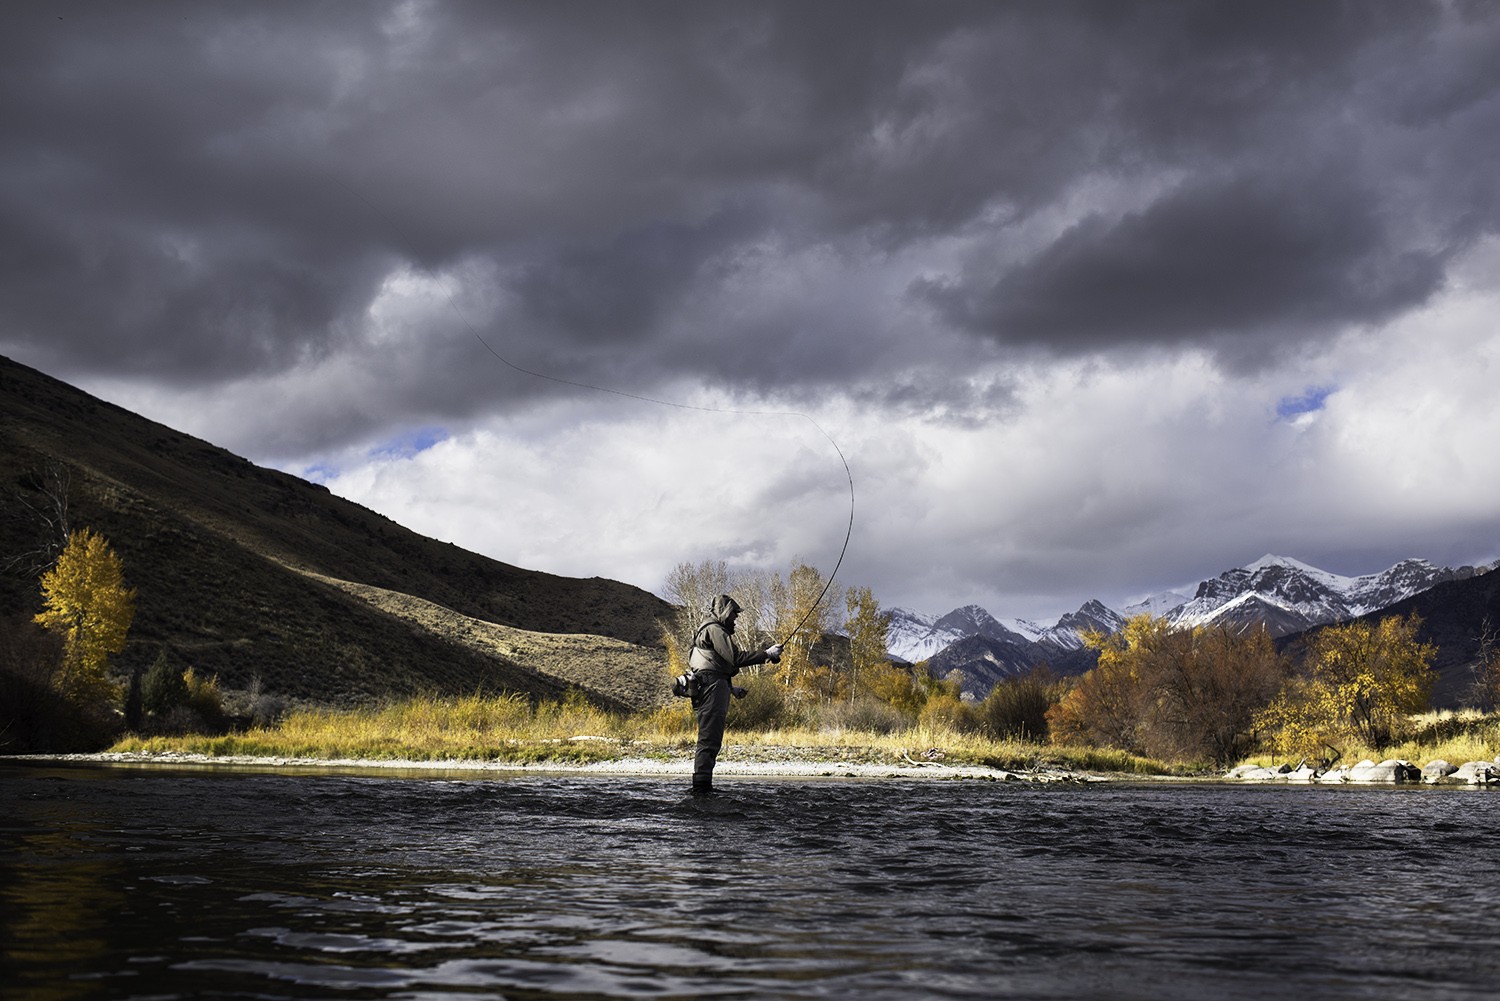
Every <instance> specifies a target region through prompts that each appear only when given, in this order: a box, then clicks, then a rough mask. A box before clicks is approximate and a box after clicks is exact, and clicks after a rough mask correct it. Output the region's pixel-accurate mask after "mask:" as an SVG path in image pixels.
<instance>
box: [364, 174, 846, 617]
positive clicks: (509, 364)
mask: <svg viewBox="0 0 1500 1001" xmlns="http://www.w3.org/2000/svg"><path fill="white" fill-rule="evenodd" d="M340 184H341V186H342V187H343V188H344V189H345V190H346V191H348V192H349V193H350V194H352V195H354V196H355V197H356V198H358V199H359V200H360V201H362V202H364V203H365V205H367V206H368V207H369V208H370V210H371V211H372V212H374V213H375V215H376V216H378V217H380V218H381V219H384V220H385V222H386V224H387V225H389V226H390V227H391V229H392V231H393V232H394V231H395V230H396V229H397V227H396V225H395V223H393V222H392V221H391V219H390V217H389V216H387V215H386V214H385V213H384V212H382V211H381V210H380V208H379V206H377V205H375V204H374V203H373V202H371V201H370V199H369V198H367V197H365V196H364V195H363V194H361V193H360V192H358V191H356V190H355V189H354V188H352V187H350V186H349V185H347V184H343V183H342V182H340ZM418 267H420V268H422V270H424V271H426V272H427V274H428V275H429V276H430V277H432V278H433V279H434V280H436V279H437V278H438V276H437V274H436V273H435V272H433V271H432V270H431V269H429V268H425V267H422V266H421V265H418ZM436 284H437V286H438V288H440V289H442V290H443V296H444V298H446V299H447V300H448V306H449V308H450V309H452V310H453V314H454V315H455V316H457V317H458V320H459V322H460V323H462V324H463V325H464V327H465V328H467V329H468V331H469V333H470V334H472V335H473V336H474V339H475V340H476V341H478V342H479V343H480V344H481V345H482V346H483V347H484V349H485V350H486V351H488V352H489V353H490V354H491V355H493V356H494V357H495V359H496V360H497V361H499V362H500V364H502V365H504V366H505V367H506V368H509V369H512V370H513V371H516V372H519V373H521V374H522V375H528V376H531V377H532V378H534V379H545V380H546V381H547V382H555V383H557V384H558V385H560V386H572V387H573V388H575V389H588V390H592V391H593V392H596V393H608V394H610V395H611V396H620V397H624V398H625V399H627V400H637V401H639V402H641V403H653V404H656V405H657V406H660V407H673V408H675V409H677V410H696V411H699V412H701V413H710V414H731V415H736V416H742V417H800V418H802V419H803V420H805V421H807V423H809V424H811V425H812V426H813V427H814V428H816V429H817V431H818V433H819V434H821V435H822V436H823V437H824V438H825V439H827V441H828V444H830V445H832V446H833V450H834V452H835V453H837V455H838V457H839V462H840V463H842V464H843V467H844V477H845V479H847V480H848V481H849V524H848V527H847V528H846V529H845V530H844V543H843V545H842V546H840V547H839V557H838V560H837V561H836V562H835V563H834V564H833V572H832V573H830V574H829V575H828V579H827V580H826V581H824V583H823V590H821V591H819V592H818V597H817V598H816V599H815V600H814V601H813V603H812V604H811V605H810V606H808V609H807V611H806V612H805V613H804V614H803V616H802V618H801V619H799V620H798V622H797V624H796V625H795V626H793V627H792V629H791V631H790V632H789V633H788V634H787V637H786V639H785V640H783V641H782V643H783V644H785V643H786V642H788V641H790V640H791V638H792V637H793V636H795V635H797V633H798V631H799V630H801V628H802V627H803V626H804V625H806V624H807V620H808V619H810V618H812V616H813V613H814V612H816V611H817V609H818V606H819V605H821V604H822V603H823V599H824V597H826V596H827V594H828V589H829V588H830V587H832V586H833V581H834V579H835V578H836V577H838V573H839V568H840V567H842V566H843V565H844V556H845V555H846V554H847V553H848V552H849V540H850V538H851V537H852V536H853V535H854V474H853V473H852V472H851V471H850V469H849V460H848V459H847V458H845V457H844V450H843V449H841V448H839V443H838V442H836V441H834V440H833V435H831V434H829V433H828V432H827V431H825V430H823V427H822V425H820V424H819V423H818V422H817V421H815V420H813V419H812V418H811V417H810V416H808V415H807V414H804V413H802V412H800V411H796V410H738V409H733V408H728V407H707V406H699V405H695V404H691V403H678V402H676V401H674V400H663V399H658V398H657V397H654V396H644V395H641V394H639V393H627V392H624V391H623V390H619V389H611V388H610V387H608V386H595V385H593V384H591V383H587V382H576V381H574V380H572V379H562V378H559V377H558V376H555V375H548V374H547V373H545V372H537V371H534V370H532V369H529V368H525V367H523V366H521V365H517V364H516V363H515V362H513V361H511V360H510V359H509V358H507V357H505V356H504V355H502V354H501V353H500V352H499V351H496V350H495V348H494V346H493V345H491V344H490V342H489V341H487V340H485V339H484V338H483V337H482V336H481V335H480V333H479V330H478V328H476V327H475V326H474V324H473V323H471V322H469V318H468V316H467V315H465V314H464V311H463V310H461V309H459V308H458V301H457V300H456V299H454V297H453V292H452V290H451V289H449V288H448V287H447V286H446V284H445V283H444V282H442V281H440V280H438V281H436Z"/></svg>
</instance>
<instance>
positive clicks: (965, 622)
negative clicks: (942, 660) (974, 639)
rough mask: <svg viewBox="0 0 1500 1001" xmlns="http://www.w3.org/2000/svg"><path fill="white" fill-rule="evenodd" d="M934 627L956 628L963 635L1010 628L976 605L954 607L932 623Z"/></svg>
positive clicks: (983, 634)
mask: <svg viewBox="0 0 1500 1001" xmlns="http://www.w3.org/2000/svg"><path fill="white" fill-rule="evenodd" d="M933 628H935V629H947V630H957V631H958V632H960V633H962V634H963V635H965V636H988V635H990V634H991V633H1005V632H1009V631H1010V630H1008V629H1006V628H1005V627H1004V626H1002V625H1001V624H1000V623H999V622H998V621H997V620H996V619H995V617H994V616H993V615H991V614H990V613H989V612H987V611H985V610H984V609H982V608H980V607H979V606H978V605H965V606H964V607H962V608H955V609H954V610H953V611H951V612H949V613H948V614H947V615H945V616H943V617H942V618H940V619H938V620H937V621H936V622H934V623H933Z"/></svg>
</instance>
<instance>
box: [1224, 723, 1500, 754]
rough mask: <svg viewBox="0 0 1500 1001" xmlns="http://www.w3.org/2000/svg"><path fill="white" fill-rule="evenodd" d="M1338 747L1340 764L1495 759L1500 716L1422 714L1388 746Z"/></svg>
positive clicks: (1499, 747)
mask: <svg viewBox="0 0 1500 1001" xmlns="http://www.w3.org/2000/svg"><path fill="white" fill-rule="evenodd" d="M1336 746H1337V747H1338V750H1339V751H1341V752H1342V755H1343V756H1342V757H1341V758H1339V759H1338V764H1339V765H1353V764H1357V763H1358V762H1360V761H1363V760H1365V759H1368V760H1370V761H1385V760H1387V759H1390V758H1395V759H1397V760H1401V761H1410V762H1412V763H1413V764H1415V765H1418V766H1420V765H1425V764H1427V763H1428V762H1430V761H1438V760H1442V761H1446V762H1448V763H1449V764H1453V765H1461V764H1463V763H1465V762H1468V761H1494V760H1496V759H1497V758H1500V716H1497V715H1493V714H1491V715H1485V714H1484V713H1481V712H1479V711H1477V710H1473V709H1466V710H1460V711H1456V712H1455V711H1452V710H1441V711H1434V712H1429V713H1423V714H1421V715H1419V716H1413V717H1412V718H1411V719H1410V720H1409V721H1408V724H1407V736H1405V737H1403V738H1401V739H1398V740H1396V741H1394V742H1392V743H1391V744H1390V745H1388V746H1385V747H1370V746H1368V745H1366V744H1364V743H1363V742H1361V741H1347V742H1344V743H1341V744H1338V745H1336ZM1330 756H1331V755H1330ZM1285 760H1286V759H1285V757H1281V758H1277V757H1275V756H1273V755H1270V754H1257V755H1254V756H1252V757H1249V758H1246V759H1245V761H1246V763H1247V764H1256V765H1275V764H1280V763H1282V762H1284V761H1285ZM1292 763H1294V764H1295V762H1292Z"/></svg>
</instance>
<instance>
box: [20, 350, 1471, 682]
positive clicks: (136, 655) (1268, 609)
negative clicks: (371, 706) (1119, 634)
mask: <svg viewBox="0 0 1500 1001" xmlns="http://www.w3.org/2000/svg"><path fill="white" fill-rule="evenodd" d="M0 502H3V503H0V620H3V621H0V625H6V626H7V627H9V624H10V623H13V622H16V621H24V620H26V619H29V618H30V616H31V615H32V614H34V613H35V612H36V611H38V610H39V608H40V591H39V588H38V581H37V577H38V574H39V573H40V569H41V566H40V565H39V563H38V560H37V559H36V558H35V556H36V554H38V553H44V552H45V551H46V547H47V546H49V545H50V546H53V547H55V546H56V545H57V544H58V541H59V539H58V525H57V524H56V522H57V520H58V519H57V518H55V517H54V518H53V522H54V523H53V524H50V525H49V524H48V522H47V520H46V518H44V517H42V515H45V514H47V513H48V512H49V511H50V512H51V513H52V514H53V515H55V514H56V513H57V512H58V510H59V506H58V505H59V502H61V510H63V511H65V513H66V515H67V518H66V520H67V521H68V522H69V523H71V525H72V526H73V527H75V528H77V527H83V526H88V527H91V528H93V529H94V530H96V531H98V532H100V533H102V534H103V535H105V537H106V538H107V539H108V540H109V542H110V545H111V546H112V547H113V548H114V549H115V550H116V551H117V552H118V553H119V554H120V556H121V558H122V560H123V562H124V565H125V571H126V582H127V584H129V585H130V586H132V587H135V588H136V589H137V592H138V597H137V604H136V617H135V623H134V625H133V627H132V629H131V633H130V643H129V645H128V646H127V648H126V650H125V651H124V652H123V653H122V654H120V655H119V656H118V657H117V658H116V659H115V666H116V667H117V668H118V669H119V670H121V671H123V672H125V673H129V672H131V671H133V670H136V669H139V668H144V667H145V666H148V665H149V664H150V663H151V662H152V661H154V660H155V659H156V658H157V657H160V656H166V657H168V659H169V660H172V661H174V662H176V663H180V664H181V665H182V666H184V667H186V666H193V667H195V668H197V669H198V670H200V671H201V672H204V673H208V674H213V675H216V676H217V677H218V678H219V681H220V684H221V686H222V687H223V688H224V689H225V691H226V693H227V694H228V695H229V696H230V700H229V701H230V702H231V706H232V703H233V699H234V697H235V696H236V695H240V694H243V693H244V692H246V691H247V690H249V689H252V688H256V689H259V690H260V691H262V692H264V693H269V694H274V695H276V696H278V697H284V698H285V699H286V700H287V701H289V702H291V703H293V704H297V703H301V704H314V705H349V704H355V703H361V702H369V701H372V700H382V699H386V698H390V697H393V696H401V695H407V694H415V693H437V694H467V693H472V692H474V691H486V690H494V691H514V692H521V693H524V694H527V695H529V696H532V697H537V698H542V697H550V696H556V695H559V694H561V693H563V692H565V691H567V690H570V689H576V690H579V691H582V692H583V693H585V694H586V695H587V696H588V697H589V698H591V699H593V700H594V701H596V702H598V703H600V704H602V705H606V706H610V707H619V708H632V709H635V708H648V707H651V706H654V705H658V704H660V702H661V701H662V699H663V698H664V693H665V691H666V687H665V684H664V678H663V674H664V668H665V652H664V650H663V648H662V646H661V635H662V633H661V626H660V623H661V622H662V620H664V619H666V618H668V617H669V616H670V615H671V614H672V612H673V608H672V606H671V605H669V604H668V603H666V602H664V601H662V600H661V599H660V598H657V597H656V596H655V595H652V594H651V593H649V592H647V591H644V590H642V589H640V588H637V587H633V586H631V585H628V584H623V583H620V582H618V581H612V580H607V579H603V578H598V577H593V578H587V579H581V578H569V577H560V576H556V575H552V574H546V573H541V572H538V571H533V570H526V569H522V568H520V567H515V566H511V565H509V564H506V563H502V562H500V561H498V560H493V559H489V558H486V557H483V556H479V555H477V554H474V553H470V552H466V551H464V550H462V549H460V548H458V547H457V546H454V545H451V544H449V543H443V542H438V541H437V540H434V539H430V538H427V537H424V536H421V535H418V534H417V533H415V532H412V531H410V530H408V529H406V528H403V527H402V526H400V525H398V524H396V523H395V522H392V521H391V520H390V519H388V518H385V517H383V516H381V515H379V514H376V513H375V512H373V511H371V510H369V509H367V508H364V507H361V506H360V505H358V504H355V503H353V502H351V501H347V500H344V499H342V498H339V497H336V496H334V495H332V494H331V493H329V491H328V490H327V489H326V488H324V487H322V486H319V485H317V484H313V483H309V482H307V481H305V480H301V479H298V478H297V477H294V476H290V475H287V474H285V473H282V472H278V471H276V470H272V469H264V468H261V467H258V466H255V465H254V464H252V463H250V462H249V461H247V460H246V459H243V458H241V457H239V456H237V455H234V454H232V453H230V452H228V451H226V450H224V449H222V448H218V447H216V446H214V445H212V444H210V443H208V442H205V441H202V440H200V439H197V438H194V437H192V436H190V435H187V434H184V433H182V432H179V431H176V430H174V429H172V428H169V427H166V426H164V425H161V424H158V423H156V422H154V421H150V420H148V419H146V418H144V417H141V416H139V415H137V414H133V413H130V412H129V411H126V410H124V409H122V408H120V407H117V406H114V405H113V404H109V403H106V402H104V401H101V400H98V399H96V398H94V397H93V396H90V395H89V394H87V393H84V392H82V391H81V390H78V389H76V388H74V387H72V386H69V385H67V384H66V383H63V382H60V381H58V380H56V379H53V378H51V377H49V376H47V375H44V374H43V373H40V372H37V371H35V370H34V369H31V368H28V367H26V366H24V365H20V364H18V363H16V362H14V361H11V360H10V359H7V358H4V357H3V356H0ZM54 551H55V549H54ZM1486 569H1490V568H1480V569H1476V568H1474V567H1460V568H1457V569H1450V568H1439V567H1435V566H1433V565H1432V564H1430V563H1427V562H1425V561H1423V560H1405V561H1403V562H1401V563H1398V564H1396V565H1395V566H1393V567H1391V568H1390V569H1388V570H1385V571H1383V572H1381V573H1377V574H1370V575H1366V576H1361V577H1341V576H1339V575H1337V574H1331V573H1328V572H1326V571H1323V570H1319V569H1317V568H1315V567H1311V566H1308V565H1307V564H1304V563H1301V562H1299V561H1297V560H1293V559H1287V558H1283V557H1273V556H1267V557H1264V558H1262V559H1260V560H1257V561H1255V562H1254V563H1252V564H1249V565H1248V566H1244V567H1238V568H1235V569H1232V570H1227V571H1225V572H1224V573H1222V574H1220V575H1219V576H1218V577H1215V578H1213V579H1212V580H1206V581H1204V582H1203V583H1201V584H1199V585H1198V588H1197V590H1196V592H1195V593H1194V594H1193V595H1192V596H1186V595H1181V594H1172V593H1167V594H1162V595H1157V596H1154V597H1152V598H1150V599H1147V600H1146V601H1144V602H1140V603H1137V604H1134V605H1130V606H1126V607H1124V608H1120V609H1113V608H1110V607H1108V606H1106V605H1104V604H1103V603H1102V602H1099V601H1089V602H1086V603H1085V604H1084V605H1082V606H1081V607H1080V608H1079V609H1078V610H1077V611H1074V612H1070V613H1068V614H1067V615H1064V616H1062V617H1060V618H1059V619H1058V621H1057V622H1055V623H1053V624H1051V625H1042V624H1039V623H1034V622H1028V621H1025V620H1020V619H1010V620H1002V619H997V618H996V617H995V616H993V615H991V614H990V613H989V612H988V611H986V610H985V609H983V608H980V607H978V606H977V605H968V606H964V607H962V608H957V609H954V610H953V611H951V612H949V613H947V614H946V615H942V616H933V617H929V616H924V615H921V614H919V613H916V612H912V611H909V610H904V609H899V608H898V609H894V610H892V623H891V630H890V636H889V646H890V650H891V653H892V655H893V656H894V657H895V658H897V659H904V660H906V661H910V662H918V661H925V662H926V664H927V668H928V670H929V671H930V672H931V673H933V674H936V675H940V676H942V675H946V674H948V673H950V672H952V671H954V670H958V671H962V672H963V675H964V678H965V691H966V692H967V694H969V695H971V696H974V697H982V696H983V695H984V694H986V693H987V692H988V691H989V689H990V687H991V686H993V684H994V683H995V682H996V681H997V680H999V679H1001V678H1003V677H1006V676H1009V675H1013V674H1016V673H1017V672H1020V671H1023V670H1025V669H1027V668H1028V667H1031V666H1033V665H1036V664H1040V663H1044V662H1045V663H1047V664H1049V665H1050V666H1051V667H1052V668H1053V669H1054V670H1056V671H1057V672H1059V673H1079V672H1082V671H1084V670H1087V669H1088V668H1089V667H1090V666H1092V663H1093V655H1092V653H1091V651H1088V650H1086V649H1084V648H1083V644H1082V641H1081V639H1080V636H1081V634H1082V633H1083V632H1085V631H1088V630H1101V631H1109V630H1113V629H1117V628H1119V626H1120V625H1121V624H1123V622H1124V621H1125V620H1126V619H1127V618H1128V617H1130V616H1132V615H1137V614H1140V613H1141V612H1145V611H1149V612H1151V613H1152V614H1154V615H1162V616H1165V617H1167V618H1168V619H1169V620H1170V621H1172V622H1173V623H1175V624H1179V625H1202V624H1211V623H1215V622H1232V623H1248V622H1263V623H1265V624H1266V625H1267V626H1268V627H1269V628H1270V629H1271V631H1272V633H1273V634H1275V635H1277V636H1280V637H1282V642H1284V643H1286V644H1294V643H1295V642H1296V641H1297V637H1298V635H1299V634H1300V632H1301V631H1302V630H1306V629H1309V628H1312V627H1315V626H1318V625H1322V624H1326V623H1329V622H1335V621H1343V620H1346V619H1350V618H1354V617H1358V616H1367V617H1368V616H1374V615H1381V614H1394V613H1398V612H1399V613H1400V614H1408V613H1415V614H1418V615H1420V616H1421V617H1422V618H1423V619H1424V621H1425V623H1426V625H1425V626H1424V634H1425V636H1426V638H1428V639H1430V640H1431V641H1432V642H1434V643H1436V644H1437V645H1438V648H1439V653H1438V657H1437V661H1436V666H1437V667H1438V669H1439V672H1440V674H1441V680H1440V682H1439V686H1438V697H1437V698H1438V702H1439V704H1445V703H1451V702H1452V701H1453V700H1454V699H1456V698H1457V695H1458V693H1460V692H1461V690H1462V687H1463V679H1464V676H1465V671H1466V668H1467V666H1468V665H1469V664H1470V663H1472V661H1473V659H1474V656H1475V653H1476V651H1477V649H1478V645H1479V644H1478V638H1479V636H1480V635H1481V634H1482V633H1483V632H1484V630H1485V629H1486V628H1488V626H1489V624H1490V623H1495V628H1496V629H1497V630H1500V574H1492V573H1485V572H1484V571H1485V570H1486Z"/></svg>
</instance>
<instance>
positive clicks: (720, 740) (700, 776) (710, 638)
mask: <svg viewBox="0 0 1500 1001" xmlns="http://www.w3.org/2000/svg"><path fill="white" fill-rule="evenodd" d="M739 614H740V606H739V603H738V602H736V601H735V600H734V599H733V598H731V597H730V596H729V595H727V594H721V595H719V596H718V597H717V598H715V599H714V600H713V601H712V602H711V603H710V605H709V611H708V618H707V619H705V620H704V622H703V624H702V625H701V626H699V627H698V631H697V632H696V633H694V634H693V649H692V652H691V653H690V654H689V656H688V667H689V668H691V669H692V671H693V674H694V677H695V678H696V679H697V692H696V694H695V695H694V696H693V711H694V712H695V713H696V714H697V716H698V747H697V749H696V750H695V751H694V753H693V795H694V796H712V795H713V790H714V762H716V761H717V760H718V758H719V748H720V747H722V746H723V745H724V720H725V719H726V718H727V717H728V715H729V696H730V694H731V693H732V694H734V695H735V696H736V697H738V698H743V697H744V695H745V690H744V689H743V688H735V687H734V686H732V685H730V683H729V679H730V678H732V677H734V676H735V675H736V674H738V673H740V668H742V667H749V666H751V665H752V664H764V663H765V662H766V661H770V662H771V663H773V664H775V663H778V662H780V660H781V644H779V643H778V644H776V645H774V646H770V647H767V648H766V649H764V650H758V651H754V652H749V651H744V650H741V649H740V648H739V646H737V645H736V644H735V642H734V621H735V619H737V618H738V617H739Z"/></svg>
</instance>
